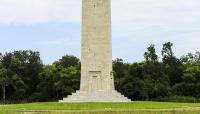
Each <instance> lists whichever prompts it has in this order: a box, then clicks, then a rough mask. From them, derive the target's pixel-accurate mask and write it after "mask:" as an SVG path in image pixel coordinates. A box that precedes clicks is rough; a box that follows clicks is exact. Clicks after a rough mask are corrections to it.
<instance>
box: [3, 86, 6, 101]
mask: <svg viewBox="0 0 200 114" xmlns="http://www.w3.org/2000/svg"><path fill="white" fill-rule="evenodd" d="M2 90H3V103H5V101H6V86H4V85H2Z"/></svg>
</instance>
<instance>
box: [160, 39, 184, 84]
mask: <svg viewBox="0 0 200 114" xmlns="http://www.w3.org/2000/svg"><path fill="white" fill-rule="evenodd" d="M172 46H173V44H172V43H171V42H167V43H165V44H163V49H162V56H163V63H164V65H165V74H166V75H168V76H169V79H170V85H171V86H173V85H175V84H176V83H179V82H181V81H182V76H183V71H184V66H183V64H182V61H181V60H180V59H178V58H176V57H175V56H174V53H173V51H172Z"/></svg>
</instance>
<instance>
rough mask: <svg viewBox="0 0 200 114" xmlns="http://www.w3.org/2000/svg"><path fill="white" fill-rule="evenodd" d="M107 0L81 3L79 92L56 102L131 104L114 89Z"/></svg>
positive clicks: (83, 1) (109, 13) (83, 0)
mask: <svg viewBox="0 0 200 114" xmlns="http://www.w3.org/2000/svg"><path fill="white" fill-rule="evenodd" d="M110 6H111V3H110V0H82V46H81V47H82V57H81V85H80V90H79V91H77V92H76V93H73V94H72V95H70V96H68V97H67V98H64V99H63V100H60V101H59V102H130V101H131V100H129V99H128V98H126V97H124V96H123V95H121V94H120V93H118V92H117V91H116V90H115V87H114V79H113V72H112V40H111V37H112V36H111V7H110Z"/></svg>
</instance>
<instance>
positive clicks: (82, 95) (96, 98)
mask: <svg viewBox="0 0 200 114" xmlns="http://www.w3.org/2000/svg"><path fill="white" fill-rule="evenodd" d="M59 102H61V103H62V102H63V103H65V102H131V100H130V99H128V98H126V97H124V95H122V94H121V93H119V92H117V91H115V90H113V91H110V92H104V91H98V92H92V93H88V92H84V91H77V92H76V93H73V94H72V95H69V96H68V97H67V98H63V100H59Z"/></svg>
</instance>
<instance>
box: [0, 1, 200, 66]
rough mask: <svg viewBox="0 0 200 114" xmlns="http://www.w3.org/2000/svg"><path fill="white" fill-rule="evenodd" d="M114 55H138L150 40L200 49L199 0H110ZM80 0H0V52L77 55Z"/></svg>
mask: <svg viewBox="0 0 200 114" xmlns="http://www.w3.org/2000/svg"><path fill="white" fill-rule="evenodd" d="M112 31H113V33H112V34H113V59H115V58H123V59H124V60H125V61H126V62H135V61H142V60H143V54H144V52H145V51H146V48H147V47H148V46H149V45H150V44H155V45H156V48H157V54H159V55H160V50H161V48H162V44H163V43H165V42H167V41H170V42H173V43H174V48H173V49H174V52H175V55H176V56H178V57H180V56H181V55H184V54H187V53H188V52H192V53H194V52H196V51H200V45H199V44H200V1H199V0H112ZM80 41H81V0H0V52H3V53H4V52H9V51H13V50H20V49H31V50H37V51H39V52H40V53H41V57H42V60H43V62H44V63H45V64H51V63H52V62H53V61H55V60H57V59H59V58H61V57H62V56H63V55H65V54H71V55H75V56H77V57H80V44H81V42H80Z"/></svg>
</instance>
